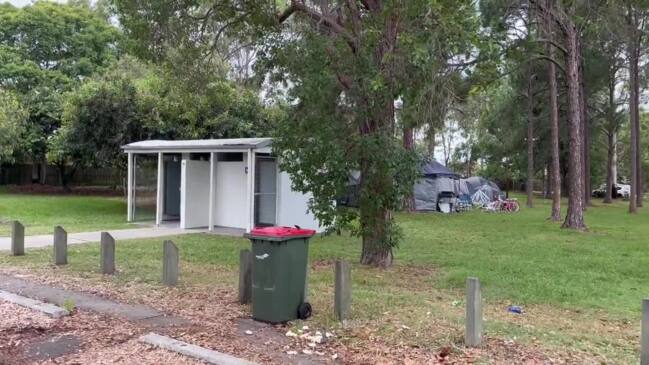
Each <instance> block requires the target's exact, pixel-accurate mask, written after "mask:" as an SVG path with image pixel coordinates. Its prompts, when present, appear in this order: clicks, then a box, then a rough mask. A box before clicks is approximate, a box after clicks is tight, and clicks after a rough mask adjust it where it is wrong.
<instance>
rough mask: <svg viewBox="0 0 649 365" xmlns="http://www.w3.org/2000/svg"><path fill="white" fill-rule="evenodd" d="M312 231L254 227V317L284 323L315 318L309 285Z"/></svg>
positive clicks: (251, 234)
mask: <svg viewBox="0 0 649 365" xmlns="http://www.w3.org/2000/svg"><path fill="white" fill-rule="evenodd" d="M314 234H315V231H314V230H311V229H300V228H293V227H263V228H254V229H252V230H251V232H250V234H247V235H246V237H248V238H249V239H250V241H251V243H252V254H253V258H252V318H253V319H255V320H257V321H262V322H269V323H282V322H286V321H290V320H294V319H297V318H299V319H307V318H308V317H310V316H311V305H310V304H309V303H306V302H305V293H304V289H305V284H306V276H307V264H308V257H309V239H310V238H311V237H312V236H313V235H314Z"/></svg>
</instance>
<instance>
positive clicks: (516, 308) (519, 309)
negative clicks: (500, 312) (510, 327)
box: [507, 305, 523, 314]
mask: <svg viewBox="0 0 649 365" xmlns="http://www.w3.org/2000/svg"><path fill="white" fill-rule="evenodd" d="M507 311H508V312H511V313H516V314H523V307H521V306H519V305H510V306H509V307H507Z"/></svg>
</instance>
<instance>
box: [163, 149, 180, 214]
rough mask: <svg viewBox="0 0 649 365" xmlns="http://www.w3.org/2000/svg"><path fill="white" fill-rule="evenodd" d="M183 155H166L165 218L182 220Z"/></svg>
mask: <svg viewBox="0 0 649 365" xmlns="http://www.w3.org/2000/svg"><path fill="white" fill-rule="evenodd" d="M181 169H182V165H181V155H180V154H165V155H164V170H163V172H164V184H163V186H164V198H163V202H164V209H163V217H164V218H163V219H164V220H180V176H181Z"/></svg>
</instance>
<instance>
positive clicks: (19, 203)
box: [0, 191, 129, 236]
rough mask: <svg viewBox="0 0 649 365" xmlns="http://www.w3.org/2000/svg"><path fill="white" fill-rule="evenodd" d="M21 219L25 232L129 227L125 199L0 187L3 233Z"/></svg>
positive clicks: (1, 227)
mask: <svg viewBox="0 0 649 365" xmlns="http://www.w3.org/2000/svg"><path fill="white" fill-rule="evenodd" d="M13 220H18V221H20V222H21V223H22V224H23V225H25V234H26V235H34V234H44V233H51V232H52V231H53V229H54V226H57V225H59V226H62V227H63V228H65V229H66V230H67V231H68V232H84V231H96V230H102V229H116V228H127V227H128V226H129V225H128V224H127V223H126V202H125V201H124V199H121V198H115V197H99V196H75V195H54V196H48V195H32V194H9V193H6V192H3V191H0V236H8V235H9V234H10V226H9V222H10V221H13Z"/></svg>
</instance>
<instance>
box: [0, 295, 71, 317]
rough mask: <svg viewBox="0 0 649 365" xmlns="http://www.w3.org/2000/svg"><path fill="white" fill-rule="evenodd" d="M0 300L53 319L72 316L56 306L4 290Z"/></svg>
mask: <svg viewBox="0 0 649 365" xmlns="http://www.w3.org/2000/svg"><path fill="white" fill-rule="evenodd" d="M0 299H2V300H5V301H7V302H9V303H14V304H17V305H19V306H22V307H26V308H29V309H33V310H36V311H39V312H42V313H45V314H46V315H48V316H50V317H52V318H61V317H63V316H68V315H70V312H68V311H67V310H65V309H63V308H61V307H58V306H56V305H54V304H50V303H45V302H41V301H40V300H34V299H31V298H27V297H23V296H21V295H18V294H14V293H10V292H8V291H4V290H0Z"/></svg>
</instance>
